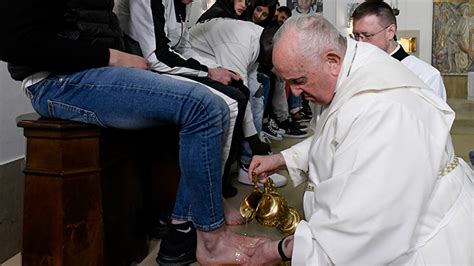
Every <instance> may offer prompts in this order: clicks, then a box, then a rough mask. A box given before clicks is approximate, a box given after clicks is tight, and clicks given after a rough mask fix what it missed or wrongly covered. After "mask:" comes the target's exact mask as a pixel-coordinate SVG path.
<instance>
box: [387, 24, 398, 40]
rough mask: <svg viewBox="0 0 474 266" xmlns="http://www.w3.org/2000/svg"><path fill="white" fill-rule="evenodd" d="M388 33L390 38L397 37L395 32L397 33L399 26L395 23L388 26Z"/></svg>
mask: <svg viewBox="0 0 474 266" xmlns="http://www.w3.org/2000/svg"><path fill="white" fill-rule="evenodd" d="M387 33H388V34H389V35H388V37H389V39H390V40H393V38H394V37H395V34H396V33H397V26H396V25H395V24H392V25H390V26H388V28H387Z"/></svg>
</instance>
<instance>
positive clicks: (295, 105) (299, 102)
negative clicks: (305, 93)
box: [288, 90, 303, 113]
mask: <svg viewBox="0 0 474 266" xmlns="http://www.w3.org/2000/svg"><path fill="white" fill-rule="evenodd" d="M302 108H303V98H302V96H301V95H300V96H295V95H293V93H292V92H291V90H290V94H289V95H288V109H289V111H290V112H292V113H293V112H294V111H295V110H296V111H299V110H300V109H302Z"/></svg>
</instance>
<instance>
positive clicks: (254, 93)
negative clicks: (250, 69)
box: [240, 79, 264, 166]
mask: <svg viewBox="0 0 474 266" xmlns="http://www.w3.org/2000/svg"><path fill="white" fill-rule="evenodd" d="M249 90H250V106H251V108H252V115H253V123H254V125H255V129H256V130H257V134H260V131H262V120H263V111H264V103H263V102H264V88H263V86H262V85H261V84H260V83H258V82H257V80H252V79H249ZM251 161H252V149H251V148H250V144H249V143H248V142H247V141H243V142H242V153H241V155H240V162H241V163H242V164H243V165H245V166H248V165H250V162H251Z"/></svg>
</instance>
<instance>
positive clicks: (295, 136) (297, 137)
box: [283, 133, 308, 139]
mask: <svg viewBox="0 0 474 266" xmlns="http://www.w3.org/2000/svg"><path fill="white" fill-rule="evenodd" d="M283 136H284V137H287V138H295V139H299V138H306V137H307V136H308V134H307V133H306V134H304V135H288V134H285V135H283Z"/></svg>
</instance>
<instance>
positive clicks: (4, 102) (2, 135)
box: [0, 61, 33, 166]
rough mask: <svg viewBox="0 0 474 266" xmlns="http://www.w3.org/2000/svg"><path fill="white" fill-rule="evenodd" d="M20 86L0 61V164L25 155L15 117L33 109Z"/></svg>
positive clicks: (23, 144) (23, 142)
mask: <svg viewBox="0 0 474 266" xmlns="http://www.w3.org/2000/svg"><path fill="white" fill-rule="evenodd" d="M20 86H21V83H20V82H16V81H13V80H12V79H11V78H10V74H9V73H8V71H7V64H6V63H4V62H2V61H0V166H1V165H3V164H5V163H8V162H11V161H14V160H16V159H18V158H21V157H23V156H24V155H25V143H26V141H25V138H24V137H23V131H22V129H21V128H18V127H17V126H16V121H15V119H16V117H17V116H18V115H20V114H24V113H31V112H33V109H32V108H31V104H30V102H29V100H28V98H27V97H26V96H25V95H24V94H23V91H22V90H21V87H20Z"/></svg>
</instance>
